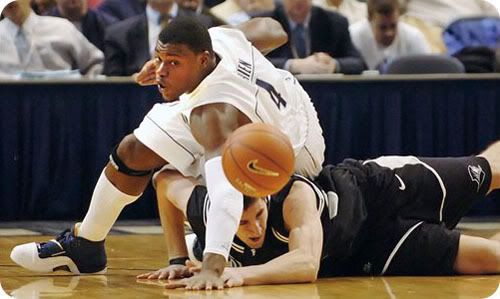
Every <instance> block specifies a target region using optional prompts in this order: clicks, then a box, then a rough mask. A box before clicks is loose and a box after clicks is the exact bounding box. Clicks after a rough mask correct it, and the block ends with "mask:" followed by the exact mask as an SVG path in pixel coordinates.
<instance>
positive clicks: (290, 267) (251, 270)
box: [236, 250, 319, 285]
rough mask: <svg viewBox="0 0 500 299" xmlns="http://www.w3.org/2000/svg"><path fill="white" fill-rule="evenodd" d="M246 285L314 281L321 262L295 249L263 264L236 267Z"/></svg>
mask: <svg viewBox="0 0 500 299" xmlns="http://www.w3.org/2000/svg"><path fill="white" fill-rule="evenodd" d="M236 270H237V272H238V273H239V274H240V275H241V276H242V277H243V284H244V285H263V284H279V283H306V282H313V281H315V280H316V278H317V276H318V270H319V263H318V262H317V261H315V258H314V257H313V255H311V254H308V253H307V252H304V251H301V250H294V251H291V252H288V253H286V254H284V255H282V256H279V257H277V258H275V259H273V260H271V261H269V262H267V263H265V264H263V265H257V266H248V267H242V268H236Z"/></svg>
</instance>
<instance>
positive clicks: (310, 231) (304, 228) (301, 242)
mask: <svg viewBox="0 0 500 299" xmlns="http://www.w3.org/2000/svg"><path fill="white" fill-rule="evenodd" d="M283 217H284V220H285V224H286V226H287V228H288V229H289V232H290V233H289V238H288V242H289V243H288V246H289V250H290V251H292V250H300V251H304V253H306V254H310V255H311V256H312V257H313V258H314V261H315V262H317V263H319V259H320V257H321V250H322V245H323V230H322V226H321V221H320V214H319V212H318V210H317V208H316V195H315V193H314V191H313V190H312V188H311V187H310V186H309V185H307V184H306V183H303V182H300V181H297V182H295V183H294V185H293V186H292V188H291V190H290V194H289V195H288V197H287V199H286V200H285V203H284V205H283Z"/></svg>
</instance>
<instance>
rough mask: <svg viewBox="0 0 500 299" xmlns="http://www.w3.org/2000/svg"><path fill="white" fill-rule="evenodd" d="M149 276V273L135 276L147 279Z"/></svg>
mask: <svg viewBox="0 0 500 299" xmlns="http://www.w3.org/2000/svg"><path fill="white" fill-rule="evenodd" d="M149 275H151V272H148V273H142V274H139V275H137V276H136V278H139V279H147V278H148V277H149Z"/></svg>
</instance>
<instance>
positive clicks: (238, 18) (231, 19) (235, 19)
mask: <svg viewBox="0 0 500 299" xmlns="http://www.w3.org/2000/svg"><path fill="white" fill-rule="evenodd" d="M274 9H275V5H274V0H226V1H224V2H222V3H221V4H218V5H216V6H214V7H212V9H211V12H212V13H213V14H214V15H215V16H216V17H218V18H219V19H221V20H223V21H224V22H226V23H227V24H230V25H233V26H234V25H238V24H240V23H243V22H245V21H248V20H250V18H252V17H253V16H256V15H259V14H262V13H264V12H268V11H272V10H274Z"/></svg>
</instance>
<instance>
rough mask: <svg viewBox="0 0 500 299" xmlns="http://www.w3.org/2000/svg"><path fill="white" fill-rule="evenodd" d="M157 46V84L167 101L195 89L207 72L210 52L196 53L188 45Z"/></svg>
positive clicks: (176, 98)
mask: <svg viewBox="0 0 500 299" xmlns="http://www.w3.org/2000/svg"><path fill="white" fill-rule="evenodd" d="M159 47H160V46H158V47H157V48H156V55H155V62H156V84H157V85H158V89H159V91H160V93H161V94H162V96H163V99H165V100H166V101H175V100H178V98H179V96H181V95H182V94H183V93H189V92H191V91H193V90H194V89H195V88H196V87H197V86H198V84H199V83H200V82H201V80H203V77H204V75H205V74H206V73H207V68H208V64H209V59H210V54H209V53H208V52H207V51H205V52H202V53H195V52H193V51H191V50H190V49H189V47H187V46H186V45H181V44H168V43H167V44H164V45H162V46H161V49H160V48H159Z"/></svg>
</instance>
